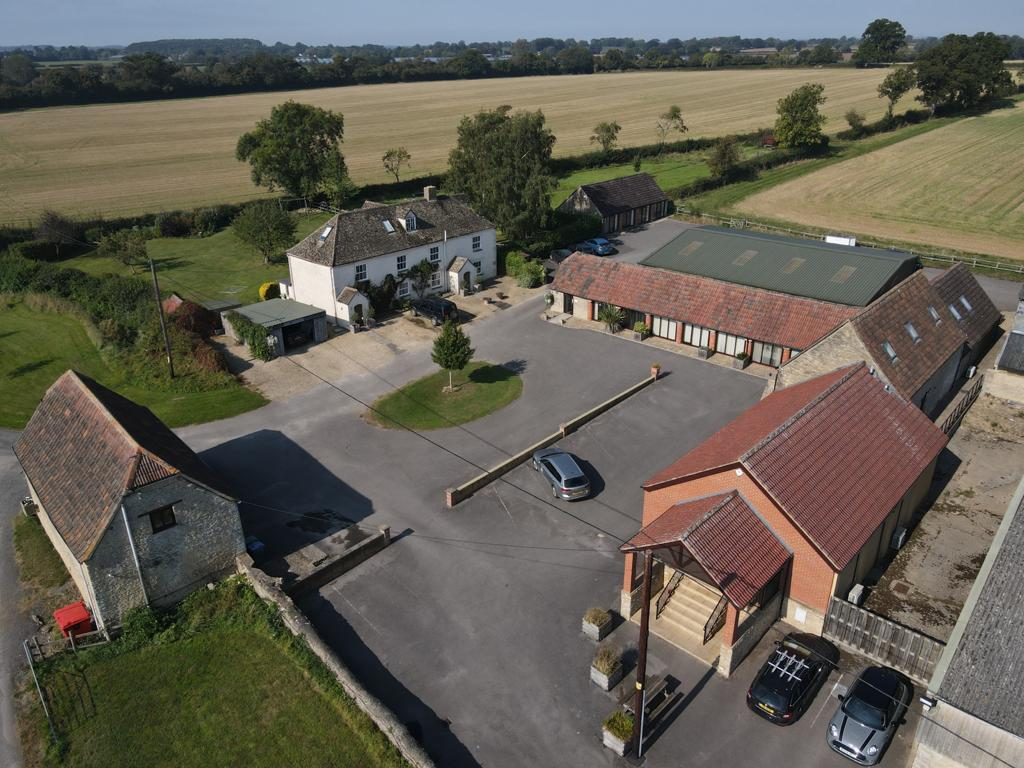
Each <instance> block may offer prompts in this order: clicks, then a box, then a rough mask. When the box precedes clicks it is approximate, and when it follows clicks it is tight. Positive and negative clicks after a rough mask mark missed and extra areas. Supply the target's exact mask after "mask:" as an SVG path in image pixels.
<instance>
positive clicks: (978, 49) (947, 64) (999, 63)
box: [917, 32, 1013, 110]
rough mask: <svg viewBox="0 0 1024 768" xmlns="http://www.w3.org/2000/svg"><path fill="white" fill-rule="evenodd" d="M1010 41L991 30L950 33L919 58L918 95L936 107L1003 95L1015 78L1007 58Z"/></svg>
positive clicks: (962, 105)
mask: <svg viewBox="0 0 1024 768" xmlns="http://www.w3.org/2000/svg"><path fill="white" fill-rule="evenodd" d="M1008 55H1009V45H1008V44H1007V43H1006V42H1005V41H1004V40H1001V39H1000V38H999V37H997V36H996V35H994V34H992V33H991V32H979V33H978V34H976V35H973V36H971V37H968V36H967V35H946V36H945V37H944V38H942V42H941V43H939V44H938V45H936V46H935V47H934V48H929V49H928V50H927V51H925V52H924V53H922V54H921V55H920V57H918V60H917V87H918V88H920V89H921V95H920V96H919V97H918V99H919V100H920V101H922V102H924V103H925V104H927V105H929V106H930V107H932V108H933V109H935V108H940V107H945V108H952V109H961V110H962V109H970V108H971V107H975V106H977V105H978V104H980V103H982V102H983V101H987V100H989V99H992V98H995V97H997V96H1000V95H1003V94H1004V93H1005V92H1006V91H1008V90H1009V89H1010V88H1011V87H1012V85H1013V81H1012V80H1011V79H1010V73H1009V72H1007V71H1006V67H1005V66H1004V65H1003V61H1004V60H1005V59H1006V57H1007V56H1008Z"/></svg>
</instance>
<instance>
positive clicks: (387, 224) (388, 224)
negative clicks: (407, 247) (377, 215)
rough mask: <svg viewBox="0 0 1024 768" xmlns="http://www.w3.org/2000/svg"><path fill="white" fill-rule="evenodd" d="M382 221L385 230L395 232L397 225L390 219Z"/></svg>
mask: <svg viewBox="0 0 1024 768" xmlns="http://www.w3.org/2000/svg"><path fill="white" fill-rule="evenodd" d="M380 223H381V224H382V225H383V227H384V231H385V232H387V233H388V234H389V235H390V234H393V233H394V231H395V225H394V224H392V223H391V222H390V221H388V220H387V219H381V220H380Z"/></svg>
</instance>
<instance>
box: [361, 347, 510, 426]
mask: <svg viewBox="0 0 1024 768" xmlns="http://www.w3.org/2000/svg"><path fill="white" fill-rule="evenodd" d="M452 382H453V384H454V386H455V391H454V392H445V391H444V389H445V387H447V386H448V372H447V371H439V372H437V373H433V374H431V375H429V376H424V377H423V378H422V379H417V380H416V381H413V382H410V383H409V384H406V385H405V386H404V387H402V388H401V389H396V390H395V391H394V392H391V393H390V394H387V395H385V396H384V397H382V398H380V400H378V401H377V402H376V403H374V404H373V408H374V410H373V411H372V412H370V413H369V418H370V420H371V421H373V423H375V424H379V425H380V426H383V427H389V428H393V429H403V428H408V429H442V428H444V427H452V426H455V425H457V424H465V423H466V422H470V421H474V420H476V419H479V418H482V417H484V416H486V415H488V414H489V413H493V412H494V411H497V410H499V409H501V408H504V407H505V406H506V405H508V404H509V403H511V402H512V401H513V400H515V399H516V398H517V397H519V395H521V394H522V392H523V380H522V379H521V378H520V377H519V376H518V375H517V374H515V373H513V372H512V371H510V370H509V369H507V368H504V367H502V366H500V365H494V364H493V363H485V362H479V361H478V362H473V363H470V364H469V365H467V366H466V368H465V370H462V371H455V375H454V376H453V377H452Z"/></svg>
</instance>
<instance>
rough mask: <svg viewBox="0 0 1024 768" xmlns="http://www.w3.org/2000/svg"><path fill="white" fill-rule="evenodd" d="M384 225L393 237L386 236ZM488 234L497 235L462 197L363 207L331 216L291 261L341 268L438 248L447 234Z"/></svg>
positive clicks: (298, 246) (293, 249)
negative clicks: (410, 223) (412, 218)
mask: <svg viewBox="0 0 1024 768" xmlns="http://www.w3.org/2000/svg"><path fill="white" fill-rule="evenodd" d="M409 211H411V212H412V213H414V214H415V215H416V219H417V226H416V229H415V230H413V231H412V232H407V231H406V229H405V227H404V226H403V224H402V219H404V215H405V214H406V213H408V212H409ZM385 221H387V222H389V223H390V225H391V228H392V231H390V232H389V231H388V230H387V228H386V227H385V225H384V222H385ZM487 229H494V224H492V223H491V222H489V221H488V220H487V219H485V218H484V217H483V216H480V215H478V214H477V213H476V212H475V211H473V209H472V208H470V207H469V206H468V205H467V204H466V203H465V202H464V201H463V200H462V199H461V198H459V197H448V196H444V195H442V196H440V197H438V198H437V199H436V200H433V201H430V202H428V201H426V200H423V199H419V200H411V201H409V202H405V203H400V204H397V205H364V207H363V208H360V209H358V210H355V211H345V212H343V213H339V214H336V215H334V216H332V217H331V218H330V219H328V220H327V222H326V223H325V224H324V226H322V227H320V228H319V229H317V230H316V231H315V232H313V234H311V235H309V237H307V238H306V239H305V240H302V241H300V242H298V243H296V244H295V245H293V246H292V247H291V248H289V249H288V255H289V256H295V257H296V258H300V259H304V260H305V261H310V262H313V263H314V264H322V265H324V266H328V267H331V266H335V267H336V266H338V265H339V264H354V263H356V262H359V261H365V260H367V259H372V258H373V257H374V256H383V255H384V254H388V253H400V252H401V251H405V250H410V249H412V248H418V247H420V246H423V245H429V244H430V243H439V242H441V241H442V240H444V233H445V231H447V232H448V237H449V238H451V237H461V236H463V235H468V234H471V233H474V232H482V231H484V230H487ZM325 232H326V233H327V236H326V237H324V236H323V235H324V233H325Z"/></svg>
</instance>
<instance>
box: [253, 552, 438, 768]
mask: <svg viewBox="0 0 1024 768" xmlns="http://www.w3.org/2000/svg"><path fill="white" fill-rule="evenodd" d="M236 565H237V568H238V572H239V573H241V574H243V575H244V576H245V577H246V578H247V579H248V580H249V583H250V584H252V588H253V589H254V590H255V591H256V594H257V595H259V596H260V597H262V598H263V599H264V600H269V601H270V602H272V603H273V604H274V605H276V606H277V609H278V611H280V613H281V619H282V621H284V623H285V626H286V627H288V629H289V630H290V631H291V632H292V633H293V634H295V635H297V636H298V637H301V638H302V639H303V640H305V641H306V643H307V644H308V645H309V648H310V650H311V651H313V653H315V654H316V655H317V657H318V658H319V659H320V661H322V662H323V663H324V664H325V665H326V666H327V668H328V669H329V670H330V671H331V674H333V675H334V677H335V678H336V679H337V681H338V682H339V683H340V684H341V687H342V688H344V689H345V692H346V693H347V694H348V695H349V696H351V697H352V699H353V700H354V701H355V703H356V705H357V706H358V707H359V708H360V709H361V710H363V712H365V713H366V714H367V715H368V716H369V717H370V719H371V720H373V722H374V723H376V724H377V727H378V728H380V729H381V731H383V732H384V734H385V735H386V736H387V737H388V738H389V739H390V740H391V743H392V744H394V745H395V747H397V748H398V751H399V752H401V753H402V756H403V757H404V758H405V759H406V760H407V761H408V762H409V763H410V764H411V765H413V766H415V768H433V766H434V761H433V760H431V759H430V756H429V755H427V753H426V752H425V751H424V750H423V747H421V746H420V745H419V744H418V743H417V742H416V740H415V739H413V738H412V736H411V735H410V734H409V731H408V729H406V727H405V726H404V725H402V723H401V722H399V720H398V718H396V717H395V715H394V714H393V713H392V712H391V710H390V709H388V708H387V707H385V706H384V705H383V704H382V703H381V702H380V701H379V700H378V699H377V698H376V697H375V696H373V695H372V694H370V693H369V691H367V690H366V689H365V688H363V686H362V683H360V682H359V680H357V679H356V677H355V676H354V675H353V674H352V673H351V672H350V671H349V669H348V667H346V666H345V663H344V662H343V661H342V660H341V659H340V658H339V656H338V654H336V653H335V652H334V651H333V650H332V649H331V647H330V646H329V645H327V643H325V642H324V641H323V640H322V639H321V638H320V635H319V634H317V631H316V629H314V627H313V625H312V624H311V623H310V621H309V619H307V618H306V616H305V615H304V614H303V613H302V612H301V611H300V610H299V609H298V608H296V607H295V603H293V602H292V600H291V598H290V597H288V596H287V595H286V594H285V593H284V591H283V590H282V589H281V586H280V583H279V580H278V579H273V578H271V577H270V576H267V575H266V574H265V573H263V571H261V570H259V569H257V568H254V567H253V561H252V558H251V557H249V555H247V554H242V555H239V556H238V558H237V559H236Z"/></svg>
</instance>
